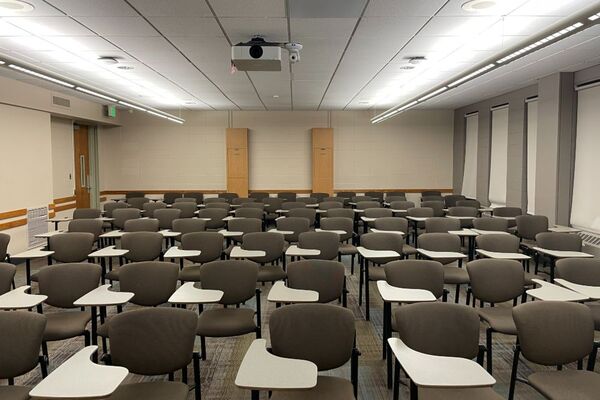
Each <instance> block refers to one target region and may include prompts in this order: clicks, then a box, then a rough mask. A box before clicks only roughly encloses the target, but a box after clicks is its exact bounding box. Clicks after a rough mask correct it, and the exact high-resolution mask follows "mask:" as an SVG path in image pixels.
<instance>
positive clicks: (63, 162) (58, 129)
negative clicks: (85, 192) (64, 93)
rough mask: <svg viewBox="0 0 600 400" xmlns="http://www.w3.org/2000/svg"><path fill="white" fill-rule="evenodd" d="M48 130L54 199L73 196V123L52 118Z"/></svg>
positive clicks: (63, 119) (68, 120)
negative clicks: (49, 134)
mask: <svg viewBox="0 0 600 400" xmlns="http://www.w3.org/2000/svg"><path fill="white" fill-rule="evenodd" d="M50 129H51V141H52V171H53V174H52V175H53V177H52V178H53V179H52V183H53V193H54V198H55V199H57V198H61V197H68V196H73V192H74V189H75V175H74V174H75V165H74V156H73V154H74V152H73V151H74V150H73V121H72V120H70V119H65V118H58V117H52V119H51V120H50Z"/></svg>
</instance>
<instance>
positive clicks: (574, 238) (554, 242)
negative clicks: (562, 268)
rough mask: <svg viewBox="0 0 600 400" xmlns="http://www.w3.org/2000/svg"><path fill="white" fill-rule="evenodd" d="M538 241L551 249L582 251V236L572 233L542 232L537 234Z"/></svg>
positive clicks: (540, 244)
mask: <svg viewBox="0 0 600 400" xmlns="http://www.w3.org/2000/svg"><path fill="white" fill-rule="evenodd" d="M535 241H536V243H537V244H538V245H539V246H540V247H542V248H544V249H549V250H559V251H581V247H582V240H581V236H579V235H575V234H572V233H560V232H541V233H538V234H537V235H535Z"/></svg>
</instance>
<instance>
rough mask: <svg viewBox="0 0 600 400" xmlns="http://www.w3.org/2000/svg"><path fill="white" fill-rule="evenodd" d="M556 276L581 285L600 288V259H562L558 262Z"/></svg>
mask: <svg viewBox="0 0 600 400" xmlns="http://www.w3.org/2000/svg"><path fill="white" fill-rule="evenodd" d="M556 275H557V276H558V277H559V278H562V279H566V280H568V281H569V282H573V283H577V284H579V285H588V286H600V259H598V258H563V259H560V260H558V261H556Z"/></svg>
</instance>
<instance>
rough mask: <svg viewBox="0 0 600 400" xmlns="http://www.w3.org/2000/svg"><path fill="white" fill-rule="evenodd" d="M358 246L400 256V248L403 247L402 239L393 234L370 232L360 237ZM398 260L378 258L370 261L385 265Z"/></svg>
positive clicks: (395, 258)
mask: <svg viewBox="0 0 600 400" xmlns="http://www.w3.org/2000/svg"><path fill="white" fill-rule="evenodd" d="M360 245H361V246H363V247H365V248H367V249H369V250H391V251H395V252H397V253H398V254H400V255H401V254H402V248H403V247H404V238H403V237H402V236H400V235H398V234H395V233H387V232H371V233H365V234H364V235H362V236H361V237H360ZM399 258H400V257H389V258H378V259H376V260H372V261H373V262H375V263H377V264H386V263H388V262H390V261H394V260H398V259H399Z"/></svg>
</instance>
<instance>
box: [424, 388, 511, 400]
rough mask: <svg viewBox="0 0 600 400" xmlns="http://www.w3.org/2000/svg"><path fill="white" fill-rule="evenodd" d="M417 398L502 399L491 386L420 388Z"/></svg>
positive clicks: (440, 399) (443, 399)
mask: <svg viewBox="0 0 600 400" xmlns="http://www.w3.org/2000/svg"><path fill="white" fill-rule="evenodd" d="M419 399H422V400H469V399H473V400H500V399H503V397H502V396H500V395H499V394H498V393H496V392H494V389H492V388H491V387H485V388H465V389H453V388H452V389H449V388H420V389H419Z"/></svg>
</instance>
